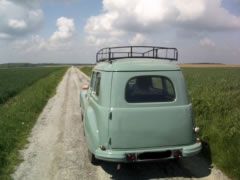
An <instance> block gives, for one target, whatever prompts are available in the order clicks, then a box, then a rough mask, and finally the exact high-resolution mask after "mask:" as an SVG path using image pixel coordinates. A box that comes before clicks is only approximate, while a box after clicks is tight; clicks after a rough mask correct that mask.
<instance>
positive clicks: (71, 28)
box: [50, 17, 75, 42]
mask: <svg viewBox="0 0 240 180" xmlns="http://www.w3.org/2000/svg"><path fill="white" fill-rule="evenodd" d="M56 25H57V27H58V30H57V31H56V32H54V33H53V35H52V36H51V38H50V40H51V41H53V42H57V41H67V40H69V39H71V38H72V36H73V34H74V32H75V24H74V20H73V19H68V18H66V17H60V18H59V19H58V20H57V23H56Z"/></svg>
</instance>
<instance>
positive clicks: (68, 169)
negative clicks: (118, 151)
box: [13, 67, 227, 180]
mask: <svg viewBox="0 0 240 180" xmlns="http://www.w3.org/2000/svg"><path fill="white" fill-rule="evenodd" d="M85 82H87V80H86V77H85V76H83V74H82V73H81V72H80V71H79V70H78V69H77V68H74V67H72V68H70V69H69V70H68V71H67V73H66V74H65V76H64V78H63V80H62V82H61V83H60V84H59V86H58V88H57V93H56V95H55V96H54V97H53V98H51V99H50V100H49V102H48V104H47V105H46V107H45V108H44V110H43V112H42V113H41V115H40V117H39V119H38V121H37V123H36V125H35V126H34V128H33V130H32V134H31V136H30V138H29V141H30V143H29V145H28V146H27V147H26V149H25V150H23V151H22V155H23V159H24V161H23V162H22V163H21V164H20V165H19V167H18V168H17V169H16V172H15V173H14V174H13V178H14V179H17V180H20V179H21V180H23V179H24V180H38V179H39V180H40V179H41V180H50V179H54V180H55V179H56V180H61V179H69V180H72V179H76V180H78V179H89V180H94V179H103V180H105V179H211V180H215V179H216V180H221V179H222V180H224V179H227V177H226V176H224V175H223V174H222V173H221V171H219V170H217V169H215V168H212V167H211V165H210V163H208V162H207V161H205V160H204V159H203V158H202V157H201V156H197V157H194V158H191V159H186V160H182V161H180V162H177V163H176V162H173V161H167V162H155V163H141V164H123V165H121V168H120V170H117V168H116V167H117V165H116V164H114V163H106V162H102V163H100V165H99V166H93V165H91V164H90V163H89V162H88V159H87V148H86V143H85V139H84V135H83V127H82V121H81V109H80V106H79V93H80V87H81V84H83V83H85Z"/></svg>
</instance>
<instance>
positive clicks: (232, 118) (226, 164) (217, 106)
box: [183, 68, 240, 179]
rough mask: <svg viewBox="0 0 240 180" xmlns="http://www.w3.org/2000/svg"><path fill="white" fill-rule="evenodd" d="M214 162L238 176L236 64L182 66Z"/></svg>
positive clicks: (239, 79) (239, 88)
mask: <svg viewBox="0 0 240 180" xmlns="http://www.w3.org/2000/svg"><path fill="white" fill-rule="evenodd" d="M183 72H184V75H185V77H186V80H187V84H188V87H189V94H190V96H191V99H192V103H193V107H194V113H195V119H196V122H197V125H198V126H200V128H201V134H200V135H201V138H202V140H204V141H205V142H207V143H208V144H209V145H210V148H211V156H212V160H213V162H214V164H216V165H217V166H218V167H219V168H220V169H222V170H223V171H224V172H225V173H226V174H227V175H229V176H230V177H233V178H236V179H240V156H239V152H240V68H183Z"/></svg>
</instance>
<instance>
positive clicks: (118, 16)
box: [85, 0, 240, 42]
mask: <svg viewBox="0 0 240 180" xmlns="http://www.w3.org/2000/svg"><path fill="white" fill-rule="evenodd" d="M166 28H170V29H175V31H176V30H177V29H184V30H185V31H194V32H214V31H232V30H237V31H239V30H240V17H239V16H235V15H233V14H231V13H230V12H229V11H227V10H226V9H224V8H223V6H222V4H221V0H211V1H209V0H194V1H193V0H172V1H169V0H131V1H129V0H103V11H102V13H101V14H99V15H97V16H92V17H90V18H89V19H88V21H87V23H86V26H85V32H86V33H87V34H88V35H89V37H90V38H91V39H95V42H99V41H98V40H100V41H107V39H108V38H109V37H111V38H113V39H123V38H124V37H125V38H126V37H127V36H129V35H131V34H135V33H141V34H150V33H156V32H159V31H162V30H165V31H166ZM163 32H164V31H163ZM126 39H128V38H126Z"/></svg>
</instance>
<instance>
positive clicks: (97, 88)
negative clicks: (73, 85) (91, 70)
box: [95, 72, 101, 96]
mask: <svg viewBox="0 0 240 180" xmlns="http://www.w3.org/2000/svg"><path fill="white" fill-rule="evenodd" d="M100 83H101V74H100V73H99V72H97V74H96V82H95V92H96V96H99V92H100Z"/></svg>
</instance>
